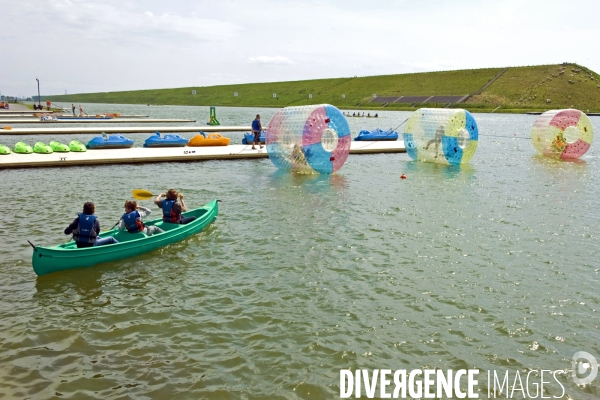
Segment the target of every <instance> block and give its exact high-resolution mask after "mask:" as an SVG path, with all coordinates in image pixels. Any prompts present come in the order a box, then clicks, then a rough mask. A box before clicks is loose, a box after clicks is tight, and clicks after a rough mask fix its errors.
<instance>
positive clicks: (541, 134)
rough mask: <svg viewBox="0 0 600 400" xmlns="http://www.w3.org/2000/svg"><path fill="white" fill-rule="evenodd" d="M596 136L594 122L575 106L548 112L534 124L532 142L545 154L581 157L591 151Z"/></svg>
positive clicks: (554, 156) (564, 158) (556, 156)
mask: <svg viewBox="0 0 600 400" xmlns="http://www.w3.org/2000/svg"><path fill="white" fill-rule="evenodd" d="M593 139H594V129H593V128H592V122H591V121H590V119H589V118H588V116H587V115H585V114H584V113H583V112H581V111H579V110H574V109H567V110H550V111H546V112H545V113H543V114H542V115H540V116H539V117H538V118H537V119H536V120H535V122H534V124H533V126H532V127H531V143H532V144H533V147H534V148H535V149H536V150H537V152H538V153H540V154H541V155H543V156H546V157H552V158H559V159H562V160H569V159H576V158H579V157H581V156H582V155H584V154H585V153H586V152H587V151H588V150H589V148H590V146H591V145H592V141H593Z"/></svg>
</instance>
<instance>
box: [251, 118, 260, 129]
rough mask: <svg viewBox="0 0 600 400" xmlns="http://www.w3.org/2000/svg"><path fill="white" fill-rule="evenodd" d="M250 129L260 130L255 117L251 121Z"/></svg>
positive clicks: (258, 122)
mask: <svg viewBox="0 0 600 400" xmlns="http://www.w3.org/2000/svg"><path fill="white" fill-rule="evenodd" d="M252 131H258V132H260V121H259V120H257V119H255V120H253V121H252Z"/></svg>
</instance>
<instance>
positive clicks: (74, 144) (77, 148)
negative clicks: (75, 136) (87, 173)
mask: <svg viewBox="0 0 600 400" xmlns="http://www.w3.org/2000/svg"><path fill="white" fill-rule="evenodd" d="M69 150H70V151H73V152H83V151H87V148H86V147H85V145H84V144H83V143H79V142H78V141H77V140H71V141H70V142H69Z"/></svg>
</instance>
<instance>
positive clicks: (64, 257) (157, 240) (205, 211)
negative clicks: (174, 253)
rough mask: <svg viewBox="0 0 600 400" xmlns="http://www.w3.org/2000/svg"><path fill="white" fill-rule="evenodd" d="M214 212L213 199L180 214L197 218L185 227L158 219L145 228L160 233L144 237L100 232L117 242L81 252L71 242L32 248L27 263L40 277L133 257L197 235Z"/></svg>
mask: <svg viewBox="0 0 600 400" xmlns="http://www.w3.org/2000/svg"><path fill="white" fill-rule="evenodd" d="M218 213H219V207H218V204H217V200H213V201H212V202H210V203H208V204H206V205H204V206H203V207H200V208H196V209H194V210H190V211H188V212H185V213H183V215H184V216H188V217H189V216H196V217H197V218H196V219H195V220H194V221H192V222H190V223H188V224H185V225H179V224H165V223H163V222H162V220H161V219H155V220H151V221H147V223H146V225H156V226H160V227H161V228H162V229H164V230H165V232H164V233H159V234H155V235H152V236H146V235H145V234H143V233H134V234H132V233H129V232H125V231H122V232H119V231H118V230H115V229H113V230H110V231H107V232H103V233H102V234H101V236H102V237H103V238H104V237H108V236H113V237H115V238H116V239H117V240H119V243H117V244H110V245H104V246H94V247H88V248H82V249H78V248H77V247H76V245H75V242H69V243H65V244H62V245H59V246H55V247H42V246H36V248H35V250H34V251H33V254H32V257H31V264H32V265H33V270H34V271H35V273H36V274H37V275H38V276H42V275H46V274H50V273H52V272H58V271H65V270H69V269H75V268H85V267H91V266H94V265H97V264H101V263H105V262H111V261H117V260H121V259H124V258H129V257H133V256H137V255H140V254H143V253H147V252H149V251H152V250H155V249H158V248H160V247H163V246H166V245H169V244H171V243H175V242H178V241H181V240H183V239H185V238H187V237H189V236H191V235H194V234H196V233H199V232H201V231H202V230H204V229H205V228H206V227H207V226H208V225H209V224H210V223H212V222H213V221H214V220H215V219H216V218H217V214H218Z"/></svg>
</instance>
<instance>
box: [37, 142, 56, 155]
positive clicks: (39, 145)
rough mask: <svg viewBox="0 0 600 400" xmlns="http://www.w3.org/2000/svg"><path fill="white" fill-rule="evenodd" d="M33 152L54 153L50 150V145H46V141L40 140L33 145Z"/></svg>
mask: <svg viewBox="0 0 600 400" xmlns="http://www.w3.org/2000/svg"><path fill="white" fill-rule="evenodd" d="M33 152H34V153H39V154H50V153H54V152H53V151H52V148H51V147H50V146H48V145H47V144H46V143H42V142H37V143H36V144H35V145H34V146H33Z"/></svg>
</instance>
